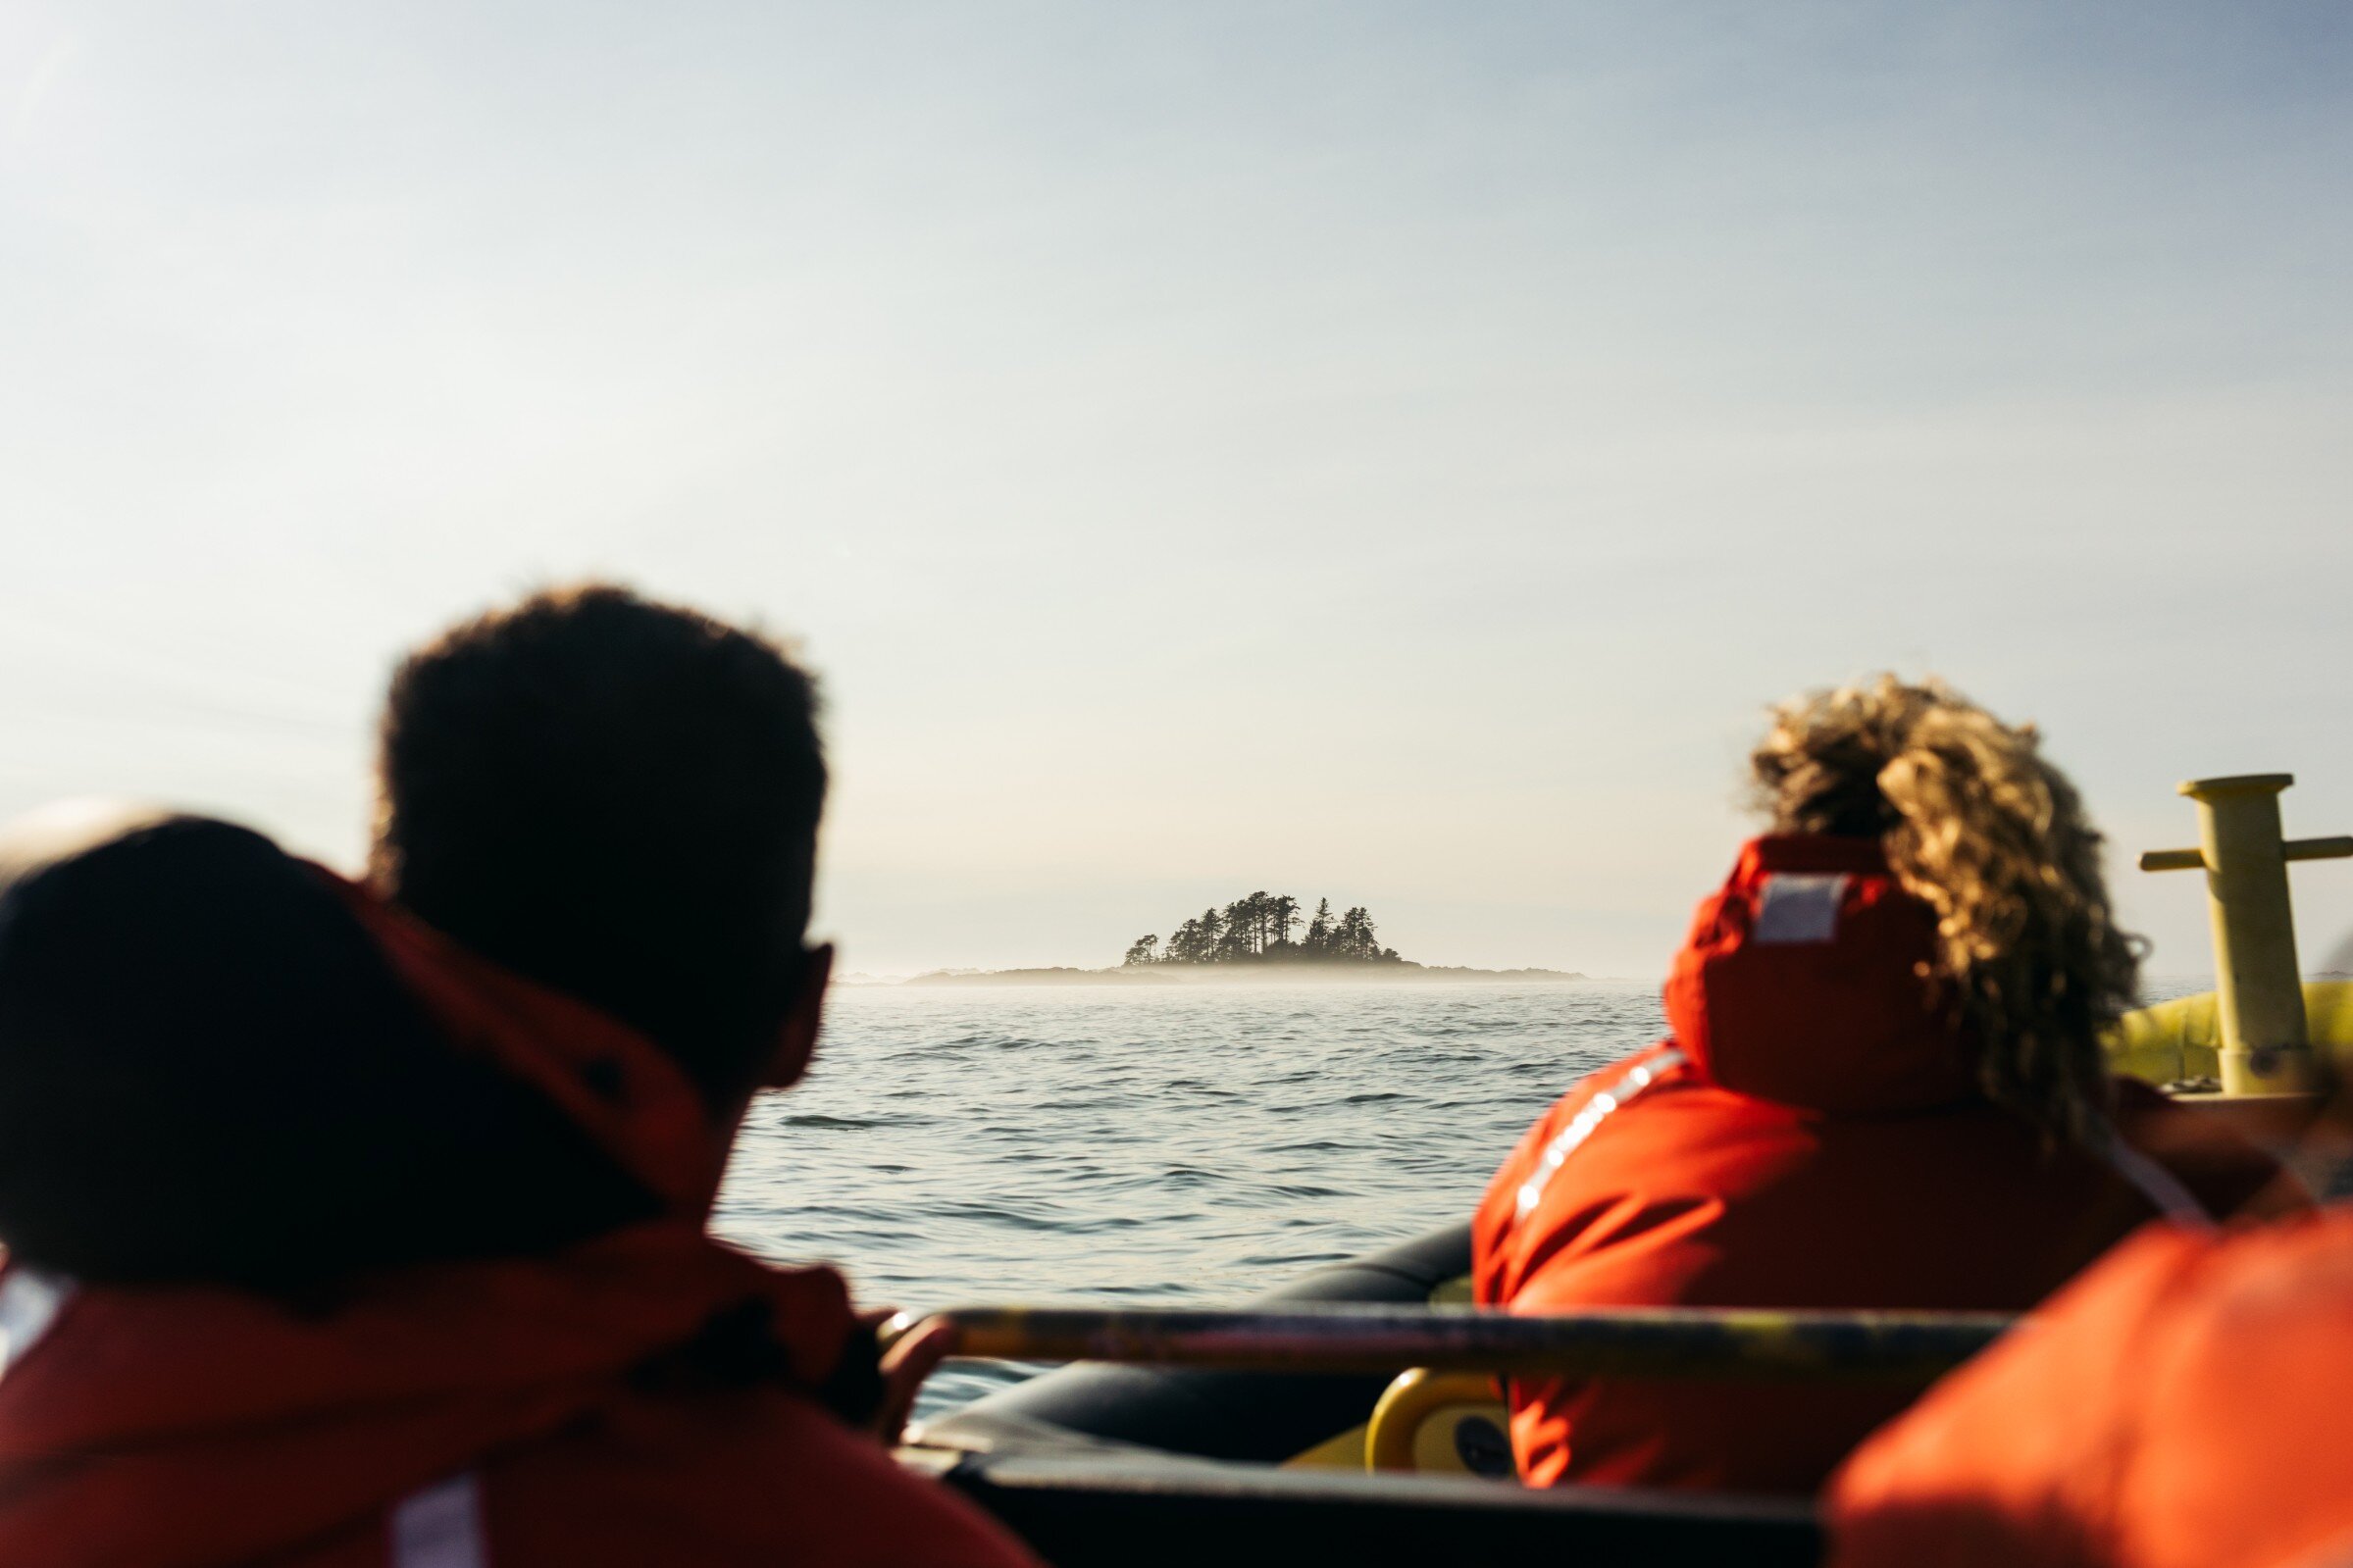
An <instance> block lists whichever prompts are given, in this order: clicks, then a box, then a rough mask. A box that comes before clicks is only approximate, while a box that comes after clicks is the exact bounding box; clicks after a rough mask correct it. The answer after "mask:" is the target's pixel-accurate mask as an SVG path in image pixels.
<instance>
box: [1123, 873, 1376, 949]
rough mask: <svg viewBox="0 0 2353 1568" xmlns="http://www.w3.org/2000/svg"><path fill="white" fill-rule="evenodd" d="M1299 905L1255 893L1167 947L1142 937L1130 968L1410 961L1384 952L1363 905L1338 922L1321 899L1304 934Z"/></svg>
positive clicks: (1210, 913)
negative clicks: (1162, 965) (1188, 965)
mask: <svg viewBox="0 0 2353 1568" xmlns="http://www.w3.org/2000/svg"><path fill="white" fill-rule="evenodd" d="M1299 908H1300V905H1299V900H1298V899H1296V898H1294V897H1292V896H1291V895H1290V894H1289V893H1268V892H1264V891H1260V892H1254V893H1252V894H1250V895H1249V896H1247V897H1244V898H1237V899H1235V900H1234V901H1233V902H1232V903H1230V904H1228V905H1226V906H1225V908H1223V909H1217V908H1215V907H1211V908H1208V909H1204V910H1202V912H1201V914H1200V915H1199V916H1198V917H1196V918H1194V919H1192V920H1188V921H1186V922H1185V923H1184V924H1183V925H1181V926H1179V927H1177V929H1176V930H1175V931H1174V932H1172V933H1170V934H1169V937H1168V941H1167V944H1166V945H1165V946H1163V945H1162V944H1161V941H1160V938H1159V936H1158V935H1157V934H1156V933H1155V934H1154V935H1152V936H1139V937H1138V938H1137V939H1136V941H1135V943H1134V945H1132V946H1130V947H1129V948H1128V951H1127V959H1126V961H1125V965H1124V967H1127V968H1139V967H1142V966H1143V965H1146V964H1269V963H1273V964H1397V963H1403V962H1404V961H1405V960H1403V959H1401V958H1399V957H1398V955H1397V949H1396V948H1394V947H1383V946H1382V945H1381V944H1380V941H1379V940H1378V938H1377V937H1376V936H1375V935H1374V930H1373V924H1372V916H1371V915H1370V914H1368V913H1366V912H1365V909H1364V906H1363V905H1361V904H1359V905H1357V906H1356V907H1355V908H1354V909H1350V910H1348V911H1347V912H1345V913H1343V914H1341V915H1338V916H1335V915H1334V914H1333V913H1332V901H1331V900H1330V899H1329V898H1324V899H1319V900H1317V902H1316V905H1315V913H1314V914H1313V915H1312V916H1311V917H1309V918H1308V920H1307V922H1306V927H1307V930H1306V935H1305V936H1304V938H1300V939H1296V940H1295V939H1294V935H1293V934H1294V933H1296V932H1298V930H1299V928H1300V913H1299Z"/></svg>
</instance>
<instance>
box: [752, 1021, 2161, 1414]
mask: <svg viewBox="0 0 2353 1568" xmlns="http://www.w3.org/2000/svg"><path fill="white" fill-rule="evenodd" d="M2187 988H2190V987H2189V986H2181V985H2168V986H2151V990H2152V993H2153V994H2178V993H2179V992H2180V991H2181V990H2184V989H2187ZM1664 1031H1665V1023H1664V1019H1663V1017H1662V1012H1661V1008H1660V1001H1659V986H1658V984H1657V983H1656V982H1653V981H1594V982H1587V983H1584V984H1578V985H1534V986H1329V987H1326V986H1256V987H1248V986H1235V987H1224V986H1221V987H1217V988H1215V989H1208V990H1195V989H1189V988H1174V987H1172V988H1167V989H1162V988H1157V987H1139V988H1135V989H1128V988H1124V987H1110V986H1088V987H1072V988H1060V987H1018V988H1008V989H1001V990H998V989H989V988H969V989H967V988H957V987H943V988H938V989H933V988H924V987H914V988H890V987H876V988H844V989H841V990H838V991H836V992H835V993H834V995H833V997H832V998H831V1000H830V1002H829V1010H828V1014H827V1020H826V1031H825V1041H824V1046H823V1049H822V1052H821V1055H820V1057H819V1060H818V1063H817V1068H816V1070H815V1072H814V1073H813V1074H812V1075H811V1077H810V1079H809V1080H808V1082H807V1083H805V1084H803V1085H802V1086H801V1087H798V1088H796V1089H793V1091H791V1092H790V1093H786V1094H777V1095H771V1096H769V1097H768V1098H766V1099H765V1100H763V1101H762V1102H761V1103H760V1104H759V1105H757V1106H756V1107H754V1109H753V1111H752V1114H751V1118H750V1123H749V1127H748V1129H747V1131H746V1134H745V1137H744V1138H743V1140H742V1144H741V1145H740V1146H739V1149H738V1152H737V1156H736V1162H735V1165H734V1167H733V1169H732V1170H731V1172H730V1174H729V1179H728V1184H727V1188H726V1190H725V1192H724V1193H723V1194H722V1197H721V1202H720V1207H719V1216H718V1225H719V1229H720V1231H721V1232H722V1233H723V1234H725V1235H727V1236H728V1237H730V1238H731V1239H735V1240H738V1241H740V1242H742V1243H744V1244H746V1245H749V1246H751V1247H754V1248H756V1249H757V1250H759V1251H761V1252H763V1253H765V1254H767V1255H769V1256H772V1257H777V1258H782V1259H790V1260H814V1259H826V1260H830V1261H832V1262H835V1263H837V1264H840V1265H841V1266H842V1267H843V1268H844V1269H845V1270H847V1271H848V1273H849V1276H850V1279H851V1283H852V1285H853V1287H854V1288H855V1290H856V1292H857V1296H858V1298H859V1300H860V1301H861V1302H865V1303H880V1302H894V1303H896V1304H898V1305H900V1306H906V1307H938V1306H947V1305H951V1304H956V1303H960V1302H976V1301H1027V1302H1044V1301H1062V1302H1080V1301H1094V1302H1102V1303H1110V1304H1117V1303H1123V1302H1125V1303H1142V1302H1155V1301H1156V1302H1179V1301H1184V1302H1195V1303H1200V1304H1203V1305H1211V1304H1217V1305H1222V1304H1228V1303H1233V1302H1238V1301H1240V1300H1242V1299H1243V1298H1245V1297H1247V1296H1249V1295H1251V1294H1253V1293H1254V1292H1256V1291H1259V1290H1265V1289H1267V1288H1268V1287H1270V1286H1273V1285H1277V1284H1280V1283H1282V1282H1284V1281H1286V1280H1289V1279H1291V1278H1293V1277H1295V1276H1297V1275H1298V1274H1300V1273H1301V1272H1302V1271H1304V1270H1306V1269H1309V1268H1312V1267H1314V1266H1315V1265H1317V1264H1320V1263H1329V1262H1334V1261H1337V1260H1339V1259H1342V1258H1348V1257H1353V1256H1355V1255H1356V1254H1357V1253H1360V1252H1364V1251H1367V1250H1369V1249H1371V1248H1374V1247H1378V1246H1381V1245H1384V1244H1386V1243H1388V1242H1391V1241H1396V1240H1400V1239H1405V1238H1407V1237H1411V1236H1415V1235H1418V1234H1420V1233H1421V1232H1423V1231H1426V1230H1428V1229H1430V1228H1431V1227H1433V1226H1438V1225H1443V1224H1446V1223H1449V1222H1450V1221H1454V1220H1458V1219H1462V1218H1465V1217H1466V1216H1467V1215H1468V1214H1469V1212H1470V1209H1471V1206H1472V1205H1473V1204H1474V1203H1475V1202H1476V1201H1477V1200H1478V1196H1479V1193H1480V1192H1481V1191H1482V1190H1483V1189H1484V1188H1485V1186H1486V1183H1487V1179H1488V1177H1489V1176H1490V1175H1491V1174H1492V1173H1493V1172H1494V1170H1495V1168H1496V1166H1497V1164H1498V1163H1499V1162H1500V1161H1501V1160H1502V1159H1503V1156H1504V1155H1505V1153H1506V1152H1507V1151H1508V1150H1509V1148H1510V1147H1511V1144H1512V1143H1513V1141H1514V1140H1516V1139H1517V1138H1518V1137H1519V1135H1520V1134H1521V1133H1522V1132H1524V1131H1525V1130H1526V1129H1527V1126H1528V1124H1529V1123H1530V1122H1531V1121H1533V1120H1534V1119H1535V1117H1536V1115H1537V1113H1538V1112H1540V1111H1541V1110H1543V1109H1544V1107H1545V1106H1547V1105H1549V1104H1550V1103H1551V1102H1552V1101H1553V1099H1554V1098H1555V1097H1556V1096H1558V1095H1559V1094H1560V1092H1561V1090H1563V1089H1564V1088H1566V1087H1568V1086H1569V1085H1570V1084H1571V1083H1573V1082H1574V1081H1575V1080H1576V1079H1577V1078H1578V1077H1579V1076H1581V1075H1582V1074H1584V1073H1587V1072H1590V1071H1591V1070H1593V1069H1594V1068H1596V1067H1599V1066H1602V1065H1603V1064H1605V1063H1607V1062H1610V1061H1611V1060H1613V1059H1615V1058H1616V1057H1619V1056H1622V1055H1624V1054H1625V1053H1626V1052H1628V1051H1631V1050H1634V1049H1636V1048H1638V1047H1640V1046H1642V1045H1644V1044H1647V1043H1649V1042H1650V1041H1652V1040H1654V1039H1657V1038H1658V1037H1660V1036H1661V1035H1662V1034H1663V1033H1664ZM1020 1375H1021V1374H1020V1373H1019V1371H1018V1370H1016V1369H1013V1368H1007V1367H998V1366H987V1365H969V1366H967V1365H951V1366H950V1367H948V1368H946V1369H945V1370H943V1371H942V1372H941V1373H940V1374H938V1375H937V1376H935V1377H934V1378H933V1380H932V1382H931V1383H930V1385H928V1386H927V1389H926V1398H925V1402H924V1409H923V1413H924V1414H927V1415H931V1414H937V1413H938V1412H940V1411H941V1410H944V1409H946V1408H951V1407H953V1406H954V1405H956V1404H960V1403H963V1402H965V1401H966V1400H969V1399H971V1398H974V1397H977V1396H978V1395H979V1394H981V1393H983V1392H986V1391H988V1390H989V1389H991V1388H993V1387H997V1386H1000V1385H1001V1384H1003V1383H1005V1382H1007V1381H1010V1380H1012V1379H1014V1378H1016V1377H1018V1376H1020Z"/></svg>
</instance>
